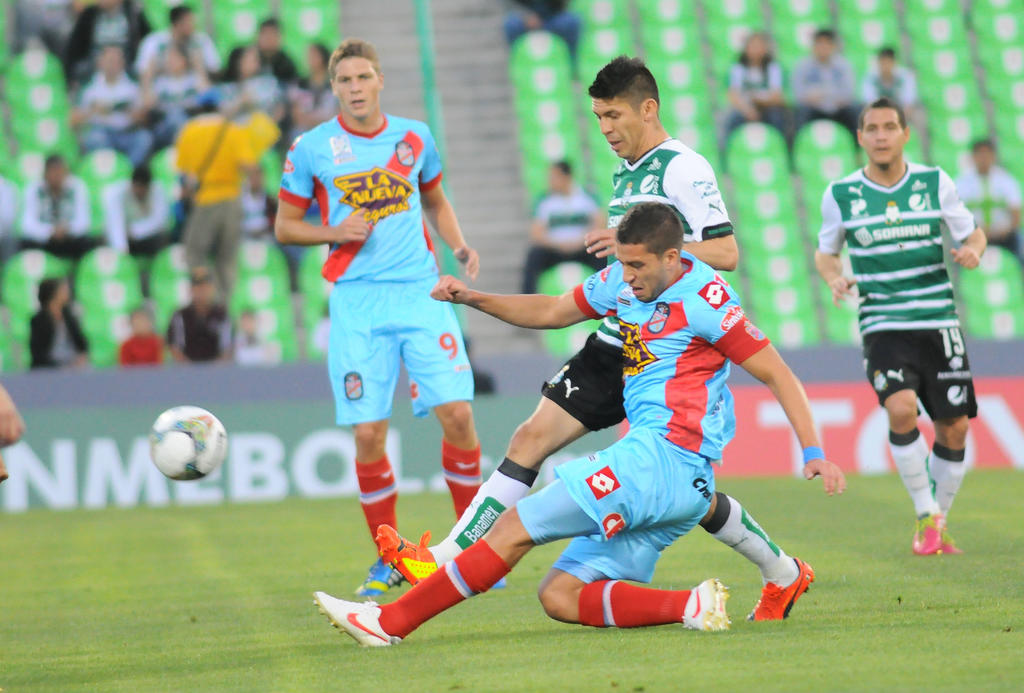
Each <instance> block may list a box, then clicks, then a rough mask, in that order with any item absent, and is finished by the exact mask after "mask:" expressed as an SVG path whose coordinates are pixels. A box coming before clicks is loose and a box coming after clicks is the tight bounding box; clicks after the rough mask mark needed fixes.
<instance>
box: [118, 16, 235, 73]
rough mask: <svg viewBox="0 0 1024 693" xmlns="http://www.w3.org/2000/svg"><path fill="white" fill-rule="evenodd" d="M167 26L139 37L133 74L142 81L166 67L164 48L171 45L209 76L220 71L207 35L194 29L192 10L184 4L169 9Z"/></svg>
mask: <svg viewBox="0 0 1024 693" xmlns="http://www.w3.org/2000/svg"><path fill="white" fill-rule="evenodd" d="M170 23H171V26H170V28H168V29H165V30H163V31H155V32H153V33H151V34H150V35H149V36H147V37H146V38H144V39H143V40H142V43H141V44H139V52H138V53H137V54H136V57H135V74H137V75H138V76H139V79H140V81H141V82H142V83H143V84H146V83H147V82H149V81H150V80H153V79H156V77H157V76H158V75H160V74H162V73H163V72H165V71H166V70H167V62H166V61H167V49H168V48H169V47H170V46H172V45H175V46H177V47H178V48H179V50H181V52H182V53H184V54H185V55H187V56H188V62H189V64H190V65H192V66H193V68H195V69H198V68H199V67H202V69H203V71H204V72H205V73H206V74H209V75H215V74H216V73H217V72H218V71H219V70H220V54H219V53H217V48H216V46H214V45H213V41H212V40H211V39H210V37H209V36H207V35H206V34H204V33H203V32H201V31H196V16H195V12H193V11H192V8H191V7H189V6H188V5H177V6H175V7H172V8H171V9H170Z"/></svg>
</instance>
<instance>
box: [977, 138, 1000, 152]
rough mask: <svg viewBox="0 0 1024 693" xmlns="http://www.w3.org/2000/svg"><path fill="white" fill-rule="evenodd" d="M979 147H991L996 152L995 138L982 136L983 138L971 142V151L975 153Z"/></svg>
mask: <svg viewBox="0 0 1024 693" xmlns="http://www.w3.org/2000/svg"><path fill="white" fill-rule="evenodd" d="M979 149H989V150H991V151H993V152H994V151H995V150H996V143H995V140H993V139H992V138H991V137H982V138H981V139H977V140H974V141H973V142H971V153H974V152H976V151H978V150H979Z"/></svg>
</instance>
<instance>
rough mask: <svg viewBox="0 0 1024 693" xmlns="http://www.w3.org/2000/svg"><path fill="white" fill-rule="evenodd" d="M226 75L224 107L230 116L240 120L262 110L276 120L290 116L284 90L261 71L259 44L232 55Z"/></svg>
mask: <svg viewBox="0 0 1024 693" xmlns="http://www.w3.org/2000/svg"><path fill="white" fill-rule="evenodd" d="M224 78H225V80H226V81H225V82H224V84H222V85H221V87H220V91H221V95H222V98H223V101H222V103H221V110H222V111H223V112H224V113H225V114H226V115H227V116H228V117H229V118H231V119H232V120H235V121H236V122H241V121H244V120H246V119H247V118H248V116H250V115H252V114H253V113H257V112H259V113H265V114H267V115H268V116H270V117H271V118H272V119H273V120H274V122H275V123H278V124H280V123H282V122H283V121H284V117H285V115H287V111H286V110H285V106H284V98H283V97H284V92H283V91H282V89H281V85H280V84H279V83H278V81H277V79H276V78H275V77H274V76H273V75H271V74H268V73H265V72H261V71H260V56H259V51H257V49H256V46H246V47H245V48H243V49H242V50H240V51H238V52H236V53H234V54H232V59H231V60H229V61H228V67H227V70H225V73H224Z"/></svg>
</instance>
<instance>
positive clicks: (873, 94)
mask: <svg viewBox="0 0 1024 693" xmlns="http://www.w3.org/2000/svg"><path fill="white" fill-rule="evenodd" d="M860 96H861V100H862V101H863V102H864V103H871V102H872V101H874V100H875V99H879V98H881V97H883V96H885V97H888V98H890V99H892V100H893V101H895V102H896V103H898V104H899V105H900V106H902V107H903V112H904V113H905V114H906V116H907V120H909V121H910V122H911V124H912V125H913V126H914V127H915V128H919V129H923V128H924V114H923V112H922V110H921V107H920V104H919V103H918V99H917V78H916V77H915V76H914V72H913V71H912V70H911V69H910V68H909V67H906V66H904V65H900V64H898V63H897V62H896V50H895V49H894V48H891V47H889V46H886V47H885V48H882V49H880V50H879V51H878V53H877V54H876V55H875V66H874V67H873V68H872V69H871V71H870V72H868V74H867V76H865V77H864V82H863V84H862V85H861V90H860Z"/></svg>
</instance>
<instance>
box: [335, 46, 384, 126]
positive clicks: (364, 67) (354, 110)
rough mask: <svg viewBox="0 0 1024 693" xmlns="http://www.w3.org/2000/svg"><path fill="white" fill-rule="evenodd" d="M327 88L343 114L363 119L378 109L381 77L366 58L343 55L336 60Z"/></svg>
mask: <svg viewBox="0 0 1024 693" xmlns="http://www.w3.org/2000/svg"><path fill="white" fill-rule="evenodd" d="M331 88H332V89H333V90H334V95H335V96H337V97H338V102H339V103H340V104H341V110H342V112H343V113H344V114H345V115H347V116H350V117H352V118H355V119H356V120H366V119H369V118H373V117H375V116H376V115H377V113H379V112H380V92H381V89H383V88H384V80H383V78H382V77H381V75H380V74H379V73H378V72H377V70H376V69H374V67H373V63H371V62H370V61H369V60H367V59H366V58H357V57H353V58H345V59H344V60H342V61H341V62H339V63H338V65H337V66H336V67H335V68H334V79H333V81H332V82H331Z"/></svg>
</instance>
